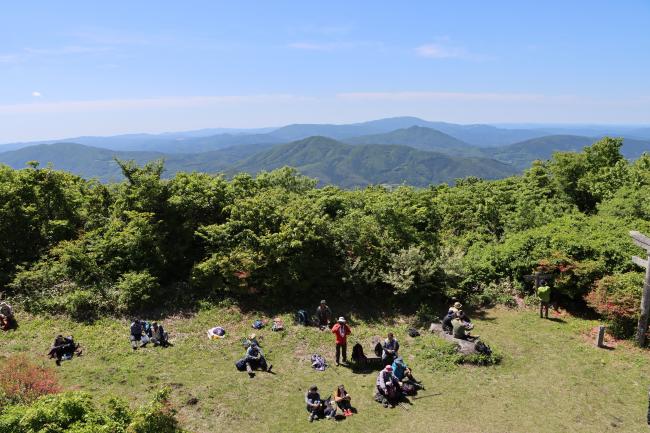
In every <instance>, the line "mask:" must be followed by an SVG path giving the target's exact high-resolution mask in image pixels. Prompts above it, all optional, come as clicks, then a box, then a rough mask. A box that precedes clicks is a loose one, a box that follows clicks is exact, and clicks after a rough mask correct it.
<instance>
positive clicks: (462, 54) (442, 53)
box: [415, 37, 492, 61]
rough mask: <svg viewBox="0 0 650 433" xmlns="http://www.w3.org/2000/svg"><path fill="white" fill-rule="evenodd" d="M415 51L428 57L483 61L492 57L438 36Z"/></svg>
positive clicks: (421, 55)
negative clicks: (471, 50)
mask: <svg viewBox="0 0 650 433" xmlns="http://www.w3.org/2000/svg"><path fill="white" fill-rule="evenodd" d="M415 53H416V54H417V55H418V56H420V57H424V58H428V59H462V60H473V61H482V60H490V59H491V58H492V57H490V56H487V55H485V54H478V53H473V52H470V51H469V50H467V48H465V47H462V46H460V45H456V44H454V43H453V42H452V41H451V39H450V38H447V37H443V38H438V39H437V40H436V41H434V42H430V43H426V44H423V45H420V46H419V47H416V48H415Z"/></svg>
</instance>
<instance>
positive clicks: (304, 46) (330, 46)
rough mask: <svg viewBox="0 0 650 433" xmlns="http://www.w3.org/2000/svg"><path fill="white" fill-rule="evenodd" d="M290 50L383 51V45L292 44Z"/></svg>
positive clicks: (375, 43) (352, 43)
mask: <svg viewBox="0 0 650 433" xmlns="http://www.w3.org/2000/svg"><path fill="white" fill-rule="evenodd" d="M287 46H288V47H289V48H292V49H295V50H303V51H343V50H352V49H358V48H365V49H369V48H370V49H377V50H379V49H381V48H382V46H383V44H382V43H380V42H373V41H336V42H292V43H290V44H288V45H287Z"/></svg>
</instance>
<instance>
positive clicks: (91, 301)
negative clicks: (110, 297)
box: [63, 290, 99, 322]
mask: <svg viewBox="0 0 650 433" xmlns="http://www.w3.org/2000/svg"><path fill="white" fill-rule="evenodd" d="M63 304H64V306H65V311H66V313H67V314H68V315H69V316H70V317H71V318H73V319H74V320H78V321H81V322H88V321H92V320H94V319H95V318H97V316H98V307H99V305H98V303H97V296H96V295H95V294H94V293H93V292H91V291H89V290H77V291H75V292H72V293H70V294H68V295H67V296H66V297H65V298H64V300H63Z"/></svg>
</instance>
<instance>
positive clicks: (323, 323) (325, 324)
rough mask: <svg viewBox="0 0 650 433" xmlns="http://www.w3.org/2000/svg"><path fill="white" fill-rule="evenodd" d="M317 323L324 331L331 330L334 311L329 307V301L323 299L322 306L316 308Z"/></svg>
mask: <svg viewBox="0 0 650 433" xmlns="http://www.w3.org/2000/svg"><path fill="white" fill-rule="evenodd" d="M316 321H317V322H318V327H319V328H320V329H321V331H322V330H324V329H325V328H329V327H330V324H331V323H332V310H330V307H328V306H327V301H325V299H323V300H322V301H320V305H319V306H318V308H316Z"/></svg>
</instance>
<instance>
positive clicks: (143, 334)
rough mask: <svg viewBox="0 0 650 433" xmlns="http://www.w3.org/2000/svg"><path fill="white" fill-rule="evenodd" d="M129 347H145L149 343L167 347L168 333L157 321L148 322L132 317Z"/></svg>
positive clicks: (134, 348) (168, 344) (135, 348)
mask: <svg viewBox="0 0 650 433" xmlns="http://www.w3.org/2000/svg"><path fill="white" fill-rule="evenodd" d="M129 339H130V341H131V348H133V350H137V349H138V347H146V346H147V344H149V343H151V344H153V345H154V346H162V347H168V346H170V345H171V344H170V343H169V335H168V334H167V332H165V330H164V329H163V326H162V325H160V324H158V322H153V323H149V322H147V321H146V320H140V319H133V322H131V326H130V337H129Z"/></svg>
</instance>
